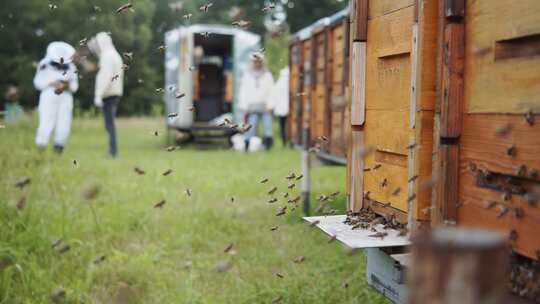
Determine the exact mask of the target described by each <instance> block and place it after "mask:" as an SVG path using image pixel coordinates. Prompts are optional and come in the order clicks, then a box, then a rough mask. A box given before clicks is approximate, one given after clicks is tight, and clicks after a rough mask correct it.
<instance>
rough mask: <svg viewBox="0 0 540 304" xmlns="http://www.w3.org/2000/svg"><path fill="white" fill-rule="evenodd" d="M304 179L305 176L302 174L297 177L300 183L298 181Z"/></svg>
mask: <svg viewBox="0 0 540 304" xmlns="http://www.w3.org/2000/svg"><path fill="white" fill-rule="evenodd" d="M302 177H304V175H302V174H300V175H298V177H296V180H297V181H298V180H301V179H302Z"/></svg>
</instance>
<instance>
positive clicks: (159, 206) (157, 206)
mask: <svg viewBox="0 0 540 304" xmlns="http://www.w3.org/2000/svg"><path fill="white" fill-rule="evenodd" d="M165 203H166V201H165V200H161V201H159V202H157V203H156V204H154V208H163V206H164V205H165Z"/></svg>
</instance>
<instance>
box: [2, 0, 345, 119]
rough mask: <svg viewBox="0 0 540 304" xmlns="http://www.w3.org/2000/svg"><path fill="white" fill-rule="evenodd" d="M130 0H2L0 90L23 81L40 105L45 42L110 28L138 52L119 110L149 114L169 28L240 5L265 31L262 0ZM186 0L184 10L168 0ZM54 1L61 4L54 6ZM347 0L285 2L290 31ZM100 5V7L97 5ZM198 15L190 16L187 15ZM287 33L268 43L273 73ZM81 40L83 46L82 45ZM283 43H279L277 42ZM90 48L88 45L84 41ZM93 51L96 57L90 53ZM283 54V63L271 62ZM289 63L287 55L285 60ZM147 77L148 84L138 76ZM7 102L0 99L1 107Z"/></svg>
mask: <svg viewBox="0 0 540 304" xmlns="http://www.w3.org/2000/svg"><path fill="white" fill-rule="evenodd" d="M126 2H127V1H122V0H114V1H111V0H91V1H90V0H50V1H45V0H6V1H3V2H2V5H1V6H0V41H2V43H1V44H0V71H2V73H1V74H0V92H4V91H5V89H6V87H7V86H8V85H10V84H15V85H18V86H19V87H20V88H22V93H23V95H22V98H21V103H22V105H23V106H24V107H25V108H27V109H28V108H33V107H36V106H37V100H38V98H37V97H38V96H37V92H36V91H35V89H34V87H33V85H32V79H33V76H34V73H35V70H36V64H37V62H39V60H40V59H41V58H42V57H43V56H44V53H45V48H46V46H47V44H48V43H49V42H51V41H55V40H63V41H66V42H68V43H71V44H72V45H74V46H78V43H79V41H80V40H81V39H83V38H85V37H86V38H89V37H91V36H92V35H94V34H96V33H98V32H100V31H106V32H111V34H112V37H113V40H114V43H115V45H116V47H117V49H118V50H119V51H120V52H124V51H129V52H133V53H134V62H133V63H132V64H131V66H130V69H129V71H128V72H127V74H126V77H127V78H126V83H125V89H126V90H125V92H126V95H125V96H124V98H123V100H122V102H121V103H120V108H119V113H120V114H122V115H129V114H148V113H150V111H151V109H152V104H153V103H159V102H161V96H159V95H156V94H155V93H154V92H155V88H157V87H161V86H163V82H164V81H163V55H162V54H161V53H160V52H159V51H157V48H158V46H160V45H161V44H163V37H164V33H165V31H167V30H170V29H172V28H174V27H176V26H179V25H183V24H194V23H211V24H231V21H232V20H231V17H230V15H229V13H230V9H231V8H232V7H234V6H236V7H239V8H242V9H243V11H244V15H243V17H242V19H245V20H248V21H250V22H251V27H250V28H249V30H250V31H253V32H255V33H258V34H261V35H264V34H265V29H264V25H263V20H264V13H263V12H262V11H261V10H262V8H263V7H264V1H263V0H256V1H255V0H216V1H211V2H213V3H214V5H213V6H212V7H211V8H210V10H209V11H208V13H203V12H201V11H200V10H199V7H200V6H201V5H203V4H206V3H208V2H210V1H208V0H190V1H177V0H136V1H133V4H134V10H133V12H131V11H126V12H124V13H121V14H116V13H115V10H116V9H117V8H118V7H119V6H120V5H122V4H124V3H126ZM177 2H182V9H181V10H177V11H175V10H172V9H171V6H170V4H171V3H177ZM49 4H52V5H57V8H56V9H50V8H49ZM345 5H346V1H338V0H296V1H288V4H287V6H286V7H287V8H286V10H287V14H288V22H289V25H290V31H291V32H296V31H297V30H299V29H301V28H302V27H305V26H307V25H309V24H311V23H312V22H314V21H315V20H317V19H319V18H322V17H324V16H328V15H330V14H332V13H334V12H336V11H338V10H339V9H341V8H343V7H345ZM95 6H96V7H99V10H96V9H95V8H94V7H95ZM190 13H191V14H193V16H192V18H191V20H186V19H185V18H183V17H182V16H183V15H185V14H190ZM286 40H287V39H286V36H284V37H282V38H279V39H275V40H274V39H269V41H268V42H267V43H266V46H267V49H269V53H268V56H269V57H270V58H272V59H271V60H272V61H271V62H269V64H270V68H271V70H272V71H273V73H274V74H275V73H276V71H277V70H279V68H280V67H282V66H283V64H284V63H283V62H281V61H279V60H281V59H282V58H283V56H286V52H287V50H286V48H287V41H286ZM78 47H79V46H78ZM280 47H281V48H283V49H282V50H279V48H280ZM79 49H80V50H81V52H83V53H84V52H86V49H85V48H84V47H79ZM90 58H91V57H90ZM274 60H278V62H277V63H276V62H274ZM285 64H286V62H285ZM81 76H82V77H83V79H81V81H80V85H81V87H80V89H79V92H77V94H76V95H75V99H76V105H77V106H78V107H79V108H81V110H82V111H87V110H88V109H90V108H91V107H92V102H93V96H92V94H93V86H94V75H92V74H85V73H82V75H81ZM139 80H142V81H143V83H140V81H139ZM3 103H4V101H3V100H1V101H0V108H3V106H2V105H3Z"/></svg>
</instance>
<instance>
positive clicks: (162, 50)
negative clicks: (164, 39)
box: [157, 45, 167, 53]
mask: <svg viewBox="0 0 540 304" xmlns="http://www.w3.org/2000/svg"><path fill="white" fill-rule="evenodd" d="M157 49H158V51H160V52H161V53H163V52H165V50H166V49H167V47H166V46H165V45H160V46H158V48H157Z"/></svg>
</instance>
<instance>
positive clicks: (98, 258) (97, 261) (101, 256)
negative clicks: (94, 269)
mask: <svg viewBox="0 0 540 304" xmlns="http://www.w3.org/2000/svg"><path fill="white" fill-rule="evenodd" d="M105 259H107V256H105V255H100V256H98V257H97V258H95V259H94V260H93V261H92V263H94V264H95V265H97V264H101V263H102V262H104V261H105Z"/></svg>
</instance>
